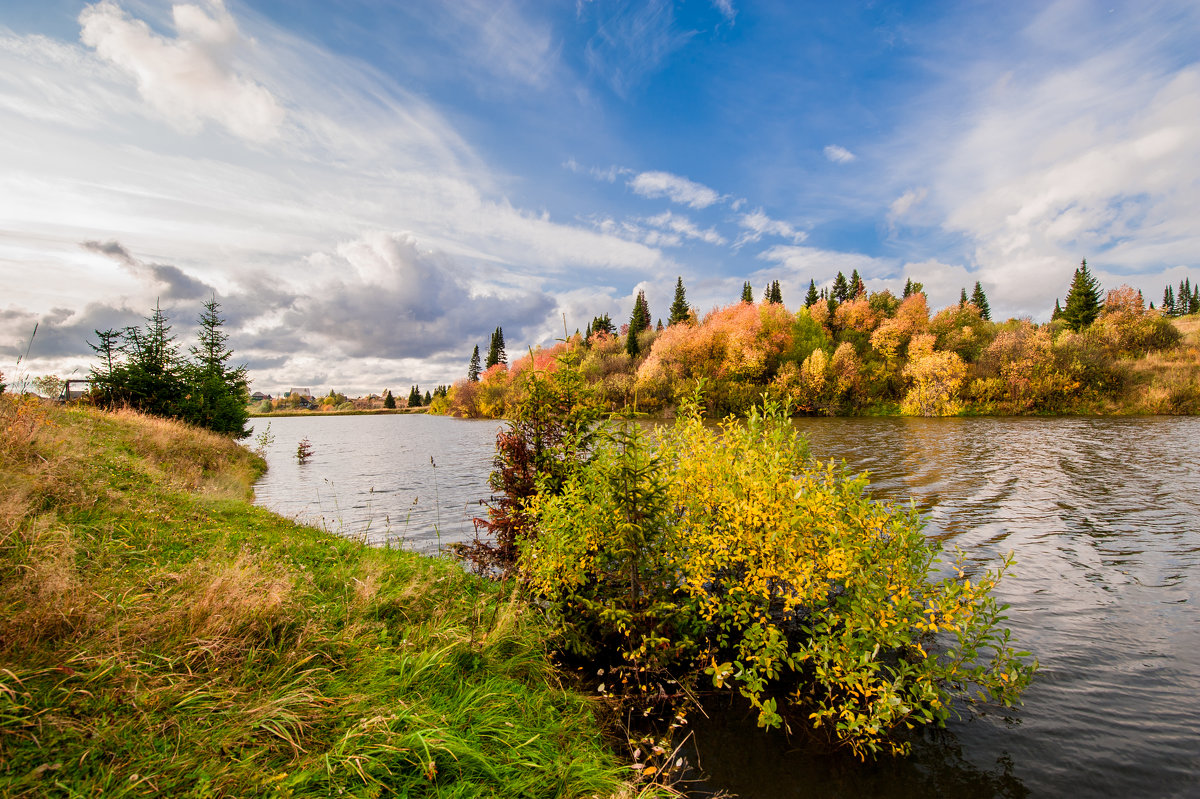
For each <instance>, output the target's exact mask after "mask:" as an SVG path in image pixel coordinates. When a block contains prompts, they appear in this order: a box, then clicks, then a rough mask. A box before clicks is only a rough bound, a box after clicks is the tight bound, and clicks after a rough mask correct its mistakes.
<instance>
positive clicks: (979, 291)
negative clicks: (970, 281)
mask: <svg viewBox="0 0 1200 799" xmlns="http://www.w3.org/2000/svg"><path fill="white" fill-rule="evenodd" d="M971 304H972V305H974V306H975V307H976V308H978V309H979V315H980V316H981V317H983V318H984V319H987V320H988V321H991V319H992V309H991V308H990V307H988V301H987V295H986V294H984V293H983V285H982V284H981V283H980V282H979V281H978V280H976V281H975V291H974V292H972V294H971Z"/></svg>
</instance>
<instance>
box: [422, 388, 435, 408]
mask: <svg viewBox="0 0 1200 799" xmlns="http://www.w3.org/2000/svg"><path fill="white" fill-rule="evenodd" d="M431 402H433V395H432V394H430V393H429V390H428V389H426V390H425V402H424V403H422V404H424V405H426V406H427V405H429V403H431Z"/></svg>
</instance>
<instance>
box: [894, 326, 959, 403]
mask: <svg viewBox="0 0 1200 799" xmlns="http://www.w3.org/2000/svg"><path fill="white" fill-rule="evenodd" d="M934 340H935V337H934V336H932V335H930V334H928V333H923V334H921V335H917V336H913V338H912V341H910V342H909V344H908V358H909V360H908V365H907V366H905V367H904V376H905V377H906V378H908V380H909V381H910V383H911V385H910V386H909V389H908V393H907V394H905V395H904V401H903V402H901V403H900V410H901V412H902V413H905V414H907V415H909V416H953V415H955V414H956V413H958V412H959V411H961V410H962V402H960V401H959V398H958V392H959V389H960V388H961V387H962V383H963V379H964V378H965V377H966V374H967V367H966V364H964V363H963V360H962V358H960V357H959V355H958V353H956V352H939V351H937V350H934V348H933V342H934Z"/></svg>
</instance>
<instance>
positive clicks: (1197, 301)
mask: <svg viewBox="0 0 1200 799" xmlns="http://www.w3.org/2000/svg"><path fill="white" fill-rule="evenodd" d="M1189 306H1190V307H1191V309H1192V313H1200V285H1196V286H1193V287H1192V299H1191V302H1190V303H1189Z"/></svg>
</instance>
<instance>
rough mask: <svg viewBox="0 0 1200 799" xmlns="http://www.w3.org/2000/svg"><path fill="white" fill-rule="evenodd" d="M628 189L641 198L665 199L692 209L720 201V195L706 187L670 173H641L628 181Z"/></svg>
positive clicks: (705, 206)
mask: <svg viewBox="0 0 1200 799" xmlns="http://www.w3.org/2000/svg"><path fill="white" fill-rule="evenodd" d="M629 187H630V188H631V189H633V191H634V193H636V194H640V195H641V196H643V197H650V198H656V197H666V198H667V199H669V200H671V202H675V203H679V204H680V205H687V206H691V207H692V208H707V207H708V206H710V205H712V204H713V203H716V202H717V201H718V200H720V199H721V195H720V194H718V193H717V192H715V191H713V190H712V189H710V188H709V187H708V186H704V185H702V184H700V183H695V182H693V181H690V180H688V179H687V178H684V177H680V176H679V175H672V174H671V173H670V172H641V173H639V174H637V175H634V177H633V178H632V179H630V181H629Z"/></svg>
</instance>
